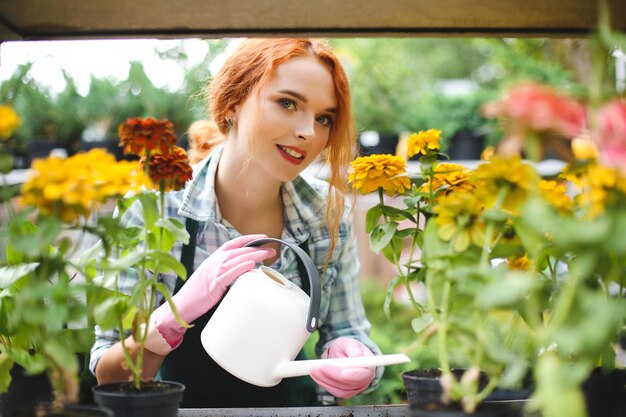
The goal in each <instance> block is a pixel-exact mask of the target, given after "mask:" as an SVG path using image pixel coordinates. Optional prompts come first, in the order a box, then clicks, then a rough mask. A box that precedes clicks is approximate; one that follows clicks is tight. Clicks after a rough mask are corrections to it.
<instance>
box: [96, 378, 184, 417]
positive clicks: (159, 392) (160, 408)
mask: <svg viewBox="0 0 626 417" xmlns="http://www.w3.org/2000/svg"><path fill="white" fill-rule="evenodd" d="M184 391H185V386H184V385H183V384H179V383H178V382H172V381H148V382H143V383H142V385H141V389H139V390H137V389H136V388H135V387H134V386H133V385H132V384H131V383H129V382H117V383H113V384H105V385H98V386H95V387H93V399H94V401H95V402H96V404H98V405H99V406H101V407H105V408H108V409H111V410H113V412H114V413H115V417H153V416H159V417H177V416H178V407H179V405H180V402H181V400H182V399H183V393H184Z"/></svg>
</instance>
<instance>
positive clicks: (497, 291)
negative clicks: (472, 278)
mask: <svg viewBox="0 0 626 417" xmlns="http://www.w3.org/2000/svg"><path fill="white" fill-rule="evenodd" d="M539 286H540V282H539V280H537V279H536V278H535V277H533V276H532V275H531V274H528V273H524V272H521V271H509V272H508V273H507V274H506V275H505V276H504V278H503V279H501V280H498V281H496V282H494V283H492V284H489V285H487V286H486V287H485V288H483V289H482V290H481V291H480V292H479V293H478V295H477V297H476V304H477V305H478V306H479V307H481V308H483V309H491V308H497V307H510V306H513V305H514V304H516V303H517V302H519V301H521V300H522V299H523V298H524V297H526V296H527V295H528V294H530V293H531V292H532V291H533V290H535V289H536V288H537V287H539Z"/></svg>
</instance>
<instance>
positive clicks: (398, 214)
mask: <svg viewBox="0 0 626 417" xmlns="http://www.w3.org/2000/svg"><path fill="white" fill-rule="evenodd" d="M382 211H383V214H385V215H387V216H388V217H389V218H390V219H391V220H402V219H406V220H410V221H412V222H413V223H417V222H416V221H415V218H414V217H413V215H412V214H411V212H410V211H408V210H401V209H399V208H396V207H392V206H382Z"/></svg>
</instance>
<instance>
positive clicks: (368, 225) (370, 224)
mask: <svg viewBox="0 0 626 417" xmlns="http://www.w3.org/2000/svg"><path fill="white" fill-rule="evenodd" d="M382 215H383V209H382V204H377V205H375V206H374V207H371V208H370V209H369V210H367V213H366V214H365V231H366V232H367V233H368V234H369V233H372V230H374V228H375V227H376V225H377V224H378V220H379V219H380V217H381V216H382Z"/></svg>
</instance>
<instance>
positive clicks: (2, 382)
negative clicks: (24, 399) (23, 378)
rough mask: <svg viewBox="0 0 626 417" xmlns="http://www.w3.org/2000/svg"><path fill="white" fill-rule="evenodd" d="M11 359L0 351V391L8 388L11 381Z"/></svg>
mask: <svg viewBox="0 0 626 417" xmlns="http://www.w3.org/2000/svg"><path fill="white" fill-rule="evenodd" d="M14 363H15V362H13V359H11V358H10V357H9V355H8V354H7V353H5V352H0V393H4V392H7V391H8V390H9V384H10V383H11V368H13V364H14Z"/></svg>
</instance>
